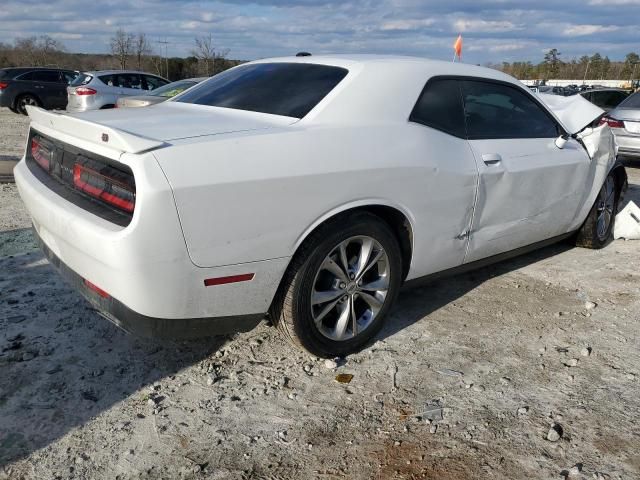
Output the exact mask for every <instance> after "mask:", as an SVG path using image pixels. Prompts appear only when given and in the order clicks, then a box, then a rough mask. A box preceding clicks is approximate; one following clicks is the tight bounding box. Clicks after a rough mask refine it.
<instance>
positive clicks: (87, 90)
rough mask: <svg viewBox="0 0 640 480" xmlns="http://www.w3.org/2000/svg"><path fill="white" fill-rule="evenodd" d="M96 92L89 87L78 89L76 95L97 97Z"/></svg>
mask: <svg viewBox="0 0 640 480" xmlns="http://www.w3.org/2000/svg"><path fill="white" fill-rule="evenodd" d="M96 93H98V92H96V91H95V90H94V89H93V88H89V87H78V88H76V95H95V94H96Z"/></svg>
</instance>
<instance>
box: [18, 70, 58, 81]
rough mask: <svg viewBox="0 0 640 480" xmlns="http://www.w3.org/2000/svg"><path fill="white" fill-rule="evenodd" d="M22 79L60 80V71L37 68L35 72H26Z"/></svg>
mask: <svg viewBox="0 0 640 480" xmlns="http://www.w3.org/2000/svg"><path fill="white" fill-rule="evenodd" d="M20 80H32V81H34V82H56V83H57V82H59V81H60V73H59V72H57V71H51V70H40V71H38V70H36V71H33V72H29V73H25V74H24V75H22V77H20Z"/></svg>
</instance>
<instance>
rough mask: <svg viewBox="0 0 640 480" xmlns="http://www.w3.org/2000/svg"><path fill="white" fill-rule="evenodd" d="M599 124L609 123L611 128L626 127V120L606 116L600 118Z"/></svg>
mask: <svg viewBox="0 0 640 480" xmlns="http://www.w3.org/2000/svg"><path fill="white" fill-rule="evenodd" d="M599 125H609V127H610V128H624V122H623V121H621V120H616V119H615V118H612V117H607V116H604V117H602V118H601V119H600V123H599Z"/></svg>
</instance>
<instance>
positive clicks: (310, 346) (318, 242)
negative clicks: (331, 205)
mask: <svg viewBox="0 0 640 480" xmlns="http://www.w3.org/2000/svg"><path fill="white" fill-rule="evenodd" d="M401 256H402V255H401V251H400V246H399V244H398V240H397V239H396V236H395V235H394V233H393V231H392V230H391V229H390V228H389V226H388V225H387V224H386V223H385V222H384V221H382V220H381V219H380V218H379V217H377V216H375V215H372V214H370V213H366V212H356V213H351V214H347V215H343V216H340V217H338V218H337V219H335V220H331V221H329V222H327V223H326V224H324V225H322V226H321V227H319V228H318V229H317V230H316V231H315V232H314V233H313V234H312V235H311V236H310V237H309V238H308V239H307V240H306V241H305V242H304V244H303V245H302V247H301V248H300V250H299V251H298V252H297V253H296V255H295V256H294V258H293V260H292V263H291V265H290V266H289V268H288V270H287V273H286V274H285V277H284V279H283V281H282V284H281V285H280V289H279V291H278V294H277V296H276V298H275V300H274V303H273V305H272V308H271V312H270V313H271V316H272V318H273V320H274V323H275V324H276V326H277V327H278V329H279V330H280V331H281V332H282V333H283V335H284V336H285V338H287V339H288V340H289V341H290V342H292V343H293V344H294V345H296V346H297V347H301V348H303V349H305V350H307V351H308V352H310V353H312V354H313V355H316V356H319V357H336V356H344V355H348V354H350V353H353V352H356V351H358V350H360V349H361V348H362V347H363V346H365V345H366V344H367V343H368V342H369V341H370V340H371V338H373V336H374V335H376V334H377V333H378V332H379V331H380V329H381V328H382V326H383V324H384V319H385V316H386V315H387V313H388V311H389V308H390V307H391V304H392V303H393V301H394V300H395V298H396V297H397V294H398V290H399V288H400V283H401V278H402V258H401Z"/></svg>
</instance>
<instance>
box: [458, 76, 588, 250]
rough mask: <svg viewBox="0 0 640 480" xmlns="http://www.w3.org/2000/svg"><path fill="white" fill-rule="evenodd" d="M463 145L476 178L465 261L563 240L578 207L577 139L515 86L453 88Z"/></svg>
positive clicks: (478, 83) (583, 171) (580, 168)
mask: <svg viewBox="0 0 640 480" xmlns="http://www.w3.org/2000/svg"><path fill="white" fill-rule="evenodd" d="M461 90H462V97H463V104H464V109H465V118H466V125H467V135H468V139H469V144H470V145H471V149H472V150H473V154H474V157H475V160H476V164H477V167H478V172H479V182H478V197H477V201H476V206H475V209H474V215H473V222H472V226H471V232H470V235H469V248H468V252H467V255H466V257H465V262H472V261H475V260H479V259H482V258H486V257H490V256H493V255H497V254H500V253H503V252H507V251H510V250H514V249H517V248H520V247H524V246H527V245H530V244H533V243H536V242H539V241H542V240H545V239H549V238H552V237H554V236H558V235H560V234H563V233H566V232H567V231H568V229H569V228H570V226H571V223H572V222H573V221H574V219H575V216H576V215H577V212H578V210H579V208H580V206H581V205H580V203H581V198H582V195H583V193H584V188H585V185H586V184H587V177H588V175H589V171H590V168H589V166H590V159H589V156H588V155H587V153H586V151H585V149H584V148H583V147H582V146H581V145H580V144H579V143H578V141H577V140H574V139H572V138H568V141H567V143H566V145H564V147H563V148H558V147H557V146H556V142H555V140H556V139H557V138H558V136H559V135H561V134H563V129H562V127H561V126H560V125H559V124H558V122H557V121H556V120H555V118H554V117H553V116H552V115H551V114H550V113H549V112H548V110H546V108H544V107H543V106H542V105H541V104H540V103H539V101H538V100H537V99H536V98H535V97H534V96H533V95H530V94H529V93H528V92H525V91H524V90H523V89H521V88H519V87H517V86H516V85H512V84H508V83H503V82H494V81H484V80H475V79H474V80H464V81H462V82H461Z"/></svg>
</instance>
